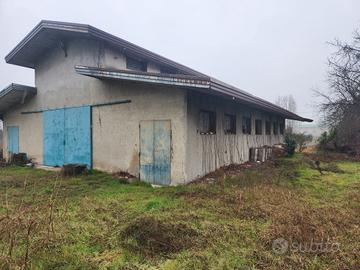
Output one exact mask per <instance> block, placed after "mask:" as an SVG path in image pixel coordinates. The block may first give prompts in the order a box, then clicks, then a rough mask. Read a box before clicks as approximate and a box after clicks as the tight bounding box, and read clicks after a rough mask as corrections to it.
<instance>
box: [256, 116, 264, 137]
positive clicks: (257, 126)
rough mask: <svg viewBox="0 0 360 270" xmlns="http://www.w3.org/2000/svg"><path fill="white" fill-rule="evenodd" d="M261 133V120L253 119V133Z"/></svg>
mask: <svg viewBox="0 0 360 270" xmlns="http://www.w3.org/2000/svg"><path fill="white" fill-rule="evenodd" d="M262 133H263V131H262V120H260V119H256V120H255V134H256V135H261V134H262Z"/></svg>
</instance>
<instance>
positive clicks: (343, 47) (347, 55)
mask: <svg viewBox="0 0 360 270" xmlns="http://www.w3.org/2000/svg"><path fill="white" fill-rule="evenodd" d="M330 44H331V45H332V46H334V47H335V48H336V52H335V53H334V54H333V55H332V56H331V57H330V58H329V59H328V63H329V71H328V84H329V90H328V91H327V92H321V91H316V93H317V94H318V96H320V97H321V102H320V104H319V105H320V111H321V112H322V114H323V119H322V123H323V125H324V126H326V127H328V128H329V129H333V130H335V131H336V132H335V134H336V136H335V139H334V140H335V141H336V143H335V145H337V146H338V147H355V148H356V147H357V148H358V152H359V150H360V149H359V147H360V33H359V32H355V33H354V37H353V40H352V42H351V43H346V42H342V41H339V40H335V42H333V43H330Z"/></svg>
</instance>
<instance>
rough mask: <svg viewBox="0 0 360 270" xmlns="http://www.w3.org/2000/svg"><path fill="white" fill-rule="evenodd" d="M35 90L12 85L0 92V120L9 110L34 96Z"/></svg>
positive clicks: (29, 87) (24, 86)
mask: <svg viewBox="0 0 360 270" xmlns="http://www.w3.org/2000/svg"><path fill="white" fill-rule="evenodd" d="M36 92H37V91H36V88H35V87H31V86H26V85H21V84H15V83H12V84H10V85H9V86H8V87H6V88H4V89H3V90H2V91H1V92H0V118H2V115H3V114H4V113H5V112H6V111H7V110H9V109H11V108H13V107H14V106H16V105H19V104H24V103H25V102H26V101H27V100H29V99H30V98H31V97H33V96H35V95H36Z"/></svg>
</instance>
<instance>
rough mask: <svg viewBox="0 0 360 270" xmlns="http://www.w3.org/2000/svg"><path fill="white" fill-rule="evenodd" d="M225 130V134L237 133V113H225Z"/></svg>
mask: <svg viewBox="0 0 360 270" xmlns="http://www.w3.org/2000/svg"><path fill="white" fill-rule="evenodd" d="M224 132H225V134H236V116H235V115H231V114H225V117H224Z"/></svg>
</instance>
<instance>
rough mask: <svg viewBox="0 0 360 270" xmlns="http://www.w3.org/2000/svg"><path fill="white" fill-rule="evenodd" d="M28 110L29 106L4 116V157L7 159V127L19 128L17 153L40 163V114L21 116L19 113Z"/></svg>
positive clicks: (41, 135) (41, 150)
mask: <svg viewBox="0 0 360 270" xmlns="http://www.w3.org/2000/svg"><path fill="white" fill-rule="evenodd" d="M24 109H25V110H27V109H30V106H29V104H26V105H25V106H22V107H18V108H15V109H14V110H13V111H11V112H8V113H6V114H5V118H4V119H5V121H4V136H3V138H4V140H3V141H4V145H3V153H4V157H5V158H6V159H7V158H8V153H7V127H9V126H18V127H19V151H20V152H22V153H27V154H28V158H30V159H32V160H33V161H35V162H38V163H42V160H43V148H42V138H43V132H42V130H43V128H42V115H41V114H27V115H22V114H21V111H23V110H24Z"/></svg>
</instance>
